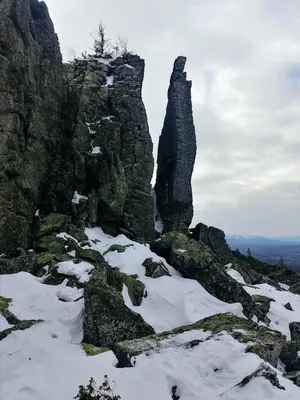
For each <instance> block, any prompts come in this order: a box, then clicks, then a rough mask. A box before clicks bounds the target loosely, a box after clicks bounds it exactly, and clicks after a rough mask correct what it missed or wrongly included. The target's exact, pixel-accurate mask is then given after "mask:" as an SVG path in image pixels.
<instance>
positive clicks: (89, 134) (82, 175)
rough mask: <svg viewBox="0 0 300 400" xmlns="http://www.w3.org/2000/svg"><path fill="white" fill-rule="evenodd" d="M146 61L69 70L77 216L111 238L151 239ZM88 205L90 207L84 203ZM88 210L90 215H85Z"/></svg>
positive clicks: (125, 59)
mask: <svg viewBox="0 0 300 400" xmlns="http://www.w3.org/2000/svg"><path fill="white" fill-rule="evenodd" d="M144 66H145V63H144V60H142V59H141V58H140V57H139V56H135V55H131V54H124V55H123V56H121V57H118V58H117V59H99V58H89V59H87V60H77V61H75V62H74V63H73V64H71V65H69V66H68V68H67V75H68V84H69V96H68V106H69V113H68V114H69V115H70V120H69V126H70V129H71V130H72V131H73V150H74V166H75V171H74V173H75V188H74V189H75V190H76V191H77V192H78V193H80V194H81V195H84V196H85V197H86V198H88V201H86V202H85V201H84V200H83V201H81V205H80V207H78V210H77V212H78V214H79V217H81V218H82V219H83V220H84V222H85V223H92V224H96V223H97V224H99V225H101V226H102V227H103V228H104V229H106V230H107V231H108V232H110V233H112V234H116V233H118V232H120V228H123V229H125V230H127V231H129V232H130V233H131V234H132V237H135V238H137V239H142V240H143V239H148V240H149V239H152V238H153V235H154V222H153V200H152V197H151V186H150V182H151V178H152V174H153V155H152V141H151V137H150V134H149V128H148V122H147V115H146V111H145V107H144V104H143V101H142V97H141V92H142V83H143V77H144ZM89 204H90V205H91V206H90V207H89V206H88V205H89ZM87 208H88V210H92V212H90V211H88V212H87Z"/></svg>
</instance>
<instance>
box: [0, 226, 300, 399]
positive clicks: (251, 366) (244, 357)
mask: <svg viewBox="0 0 300 400" xmlns="http://www.w3.org/2000/svg"><path fill="white" fill-rule="evenodd" d="M86 233H87V234H88V236H89V238H90V240H94V241H95V239H96V243H93V242H91V243H92V246H93V248H94V249H98V250H99V251H100V252H101V253H103V252H104V251H105V250H107V249H108V248H109V247H110V245H111V244H114V243H119V244H123V245H126V244H133V246H132V247H129V248H127V249H126V251H125V252H124V253H117V252H111V253H108V254H107V255H106V256H105V257H106V259H107V260H108V261H109V262H110V264H111V265H113V266H118V267H119V268H120V270H121V271H122V272H126V273H127V274H133V273H137V274H138V275H139V279H140V280H142V281H143V282H144V283H145V285H146V289H147V291H148V297H147V298H146V299H144V300H143V303H142V305H141V306H140V307H133V306H132V304H131V302H130V299H129V297H128V296H127V293H126V291H125V290H124V296H125V300H126V302H127V304H128V306H130V307H131V308H132V309H134V310H135V311H137V312H140V314H141V315H142V316H143V317H144V318H145V319H146V320H147V321H148V322H149V323H150V324H152V325H153V326H154V328H155V329H156V331H162V330H165V329H170V328H173V327H176V326H179V325H182V324H186V323H191V322H194V321H196V320H197V319H200V318H203V317H206V316H208V315H213V314H215V313H219V312H227V311H231V312H234V313H236V314H237V315H241V310H242V308H241V306H240V305H239V304H234V305H229V304H225V303H222V302H221V301H219V300H217V299H215V298H214V297H212V296H210V295H209V294H208V293H207V292H206V291H205V290H204V289H203V288H202V287H201V285H199V284H198V283H197V282H195V281H192V280H189V279H183V278H182V277H181V276H180V275H179V274H178V273H177V272H176V271H174V270H173V269H172V268H171V267H170V266H168V268H169V271H170V273H171V275H172V276H171V277H162V278H159V279H152V278H147V277H145V276H144V272H145V271H144V267H142V266H141V263H142V262H143V261H144V259H145V258H147V257H153V258H154V259H160V258H159V257H157V256H156V255H154V254H153V253H151V251H150V249H149V247H148V246H144V245H141V244H138V243H134V242H131V241H130V240H129V239H127V238H126V237H124V236H119V237H118V238H112V237H110V236H107V235H105V234H103V232H102V231H101V230H100V229H88V230H86ZM74 265H76V264H73V265H72V267H73V266H74ZM78 265H79V270H80V271H78V274H80V273H83V274H85V275H84V276H85V277H86V269H82V268H81V267H82V266H80V264H78ZM67 267H68V266H66V265H64V268H63V270H64V272H65V271H66V270H67ZM69 271H70V273H71V274H74V273H75V272H76V271H75V272H74V269H73V268H71V269H69ZM249 289H250V288H249ZM253 290H257V291H263V290H267V289H266V288H258V289H253ZM280 293H283V294H286V295H287V294H288V293H287V292H280ZM0 295H2V296H5V297H9V298H12V303H11V305H10V310H11V311H12V312H13V313H14V314H15V315H16V316H17V317H19V318H20V319H42V320H44V321H45V322H43V323H40V324H37V325H35V326H33V327H31V328H30V329H27V330H25V331H15V332H13V333H11V334H10V335H8V336H7V337H6V338H5V339H4V340H2V341H0V400H54V399H55V400H71V399H72V398H73V397H74V396H75V395H76V394H77V392H78V386H79V385H80V384H87V383H88V380H89V378H90V377H91V376H93V377H94V378H95V379H96V381H97V382H98V383H99V384H101V383H102V380H103V376H104V375H105V374H107V375H108V376H109V378H110V380H111V381H112V380H114V381H116V388H115V393H116V394H120V395H121V398H122V400H140V399H141V398H142V399H143V400H153V399H157V400H170V399H171V390H172V387H174V386H177V392H176V393H177V395H178V396H180V400H199V399H201V400H216V399H222V400H248V399H249V400H250V399H251V400H252V399H253V398H255V400H263V399H266V398H272V399H273V400H281V399H287V398H295V399H296V398H298V397H299V394H300V390H299V388H297V387H296V386H295V385H293V384H292V382H290V381H288V380H286V379H284V378H282V377H281V376H280V373H279V372H278V375H279V380H280V383H281V385H283V386H284V387H285V388H286V390H278V389H277V388H274V387H273V386H272V385H271V384H270V383H269V382H268V381H266V380H265V379H263V378H255V380H254V381H253V383H252V382H251V383H250V384H249V385H247V386H246V387H244V388H240V387H236V386H235V385H236V384H238V383H239V382H240V381H241V380H242V379H243V378H244V377H245V376H246V375H248V374H250V373H252V372H253V371H254V370H255V369H256V368H257V366H258V365H259V364H260V363H261V362H262V360H261V359H260V358H259V357H258V356H256V355H254V354H251V353H245V345H244V344H241V343H239V342H237V341H235V340H234V339H233V338H232V337H231V336H229V335H227V334H220V335H217V336H216V337H210V334H209V332H206V333H204V332H202V331H190V332H185V333H183V334H181V335H178V336H176V337H175V338H172V339H168V340H166V341H164V342H163V345H162V348H161V350H160V351H159V352H158V353H150V354H149V355H148V356H146V355H144V354H142V355H140V356H138V357H137V360H136V366H135V367H134V368H125V369H118V368H116V367H115V365H116V358H115V356H114V354H113V353H112V352H111V351H109V352H106V353H103V354H100V355H98V356H93V357H87V356H86V354H85V352H84V351H83V350H82V348H81V346H80V342H81V340H82V310H83V300H82V299H79V300H78V301H75V302H73V301H72V300H77V299H78V298H80V297H81V295H82V292H81V291H80V290H77V289H70V288H67V287H66V281H65V282H64V283H62V284H61V285H58V286H50V285H44V284H43V279H41V278H36V277H34V276H32V275H30V274H28V273H25V272H22V273H18V274H14V275H0ZM272 295H273V293H272ZM59 298H63V299H64V300H67V301H64V302H62V301H60V300H59ZM282 300H283V299H281V300H278V302H280V301H282ZM291 302H292V304H293V303H294V304H295V307H296V302H295V301H294V300H292V301H291ZM284 310H285V309H284ZM299 310H300V307H299ZM285 311H287V310H285ZM5 324H6V325H5ZM6 327H7V323H6V322H5V321H3V319H2V318H1V319H0V329H1V330H2V329H5V328H6ZM192 340H204V342H203V343H201V344H199V345H198V346H196V347H194V348H192V349H186V348H185V347H183V346H181V345H182V344H183V343H186V342H188V341H192Z"/></svg>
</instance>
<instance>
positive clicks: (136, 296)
mask: <svg viewBox="0 0 300 400" xmlns="http://www.w3.org/2000/svg"><path fill="white" fill-rule="evenodd" d="M124 283H125V285H126V286H127V289H128V294H129V297H130V299H131V301H132V304H133V305H134V306H140V305H141V302H142V299H143V297H144V292H145V285H144V284H143V282H141V281H139V280H137V279H134V278H132V277H131V276H128V275H125V276H124Z"/></svg>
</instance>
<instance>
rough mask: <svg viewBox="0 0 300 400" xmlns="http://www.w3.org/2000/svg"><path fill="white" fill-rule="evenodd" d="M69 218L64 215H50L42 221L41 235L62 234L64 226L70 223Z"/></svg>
mask: <svg viewBox="0 0 300 400" xmlns="http://www.w3.org/2000/svg"><path fill="white" fill-rule="evenodd" d="M68 220H69V218H68V217H67V216H66V215H63V214H50V215H48V216H47V217H45V218H43V219H42V220H41V225H40V230H39V233H40V235H45V234H47V233H51V232H60V230H61V229H62V228H63V226H64V225H65V224H66V223H68Z"/></svg>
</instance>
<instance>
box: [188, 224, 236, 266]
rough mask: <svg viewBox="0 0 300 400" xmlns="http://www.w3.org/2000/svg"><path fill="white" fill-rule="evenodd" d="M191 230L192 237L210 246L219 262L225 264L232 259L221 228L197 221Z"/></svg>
mask: <svg viewBox="0 0 300 400" xmlns="http://www.w3.org/2000/svg"><path fill="white" fill-rule="evenodd" d="M191 231H192V238H193V239H195V240H197V241H199V242H202V243H204V244H206V245H207V246H208V247H210V248H211V249H212V251H213V252H214V253H215V254H216V257H217V259H218V261H219V262H220V263H222V264H226V263H229V262H231V261H232V259H233V257H232V251H231V249H230V247H229V246H228V244H227V242H226V239H225V233H224V232H223V231H222V230H221V229H218V228H215V227H213V226H210V227H208V226H206V225H205V224H202V223H199V224H197V225H196V227H195V228H193V229H192V230H191Z"/></svg>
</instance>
